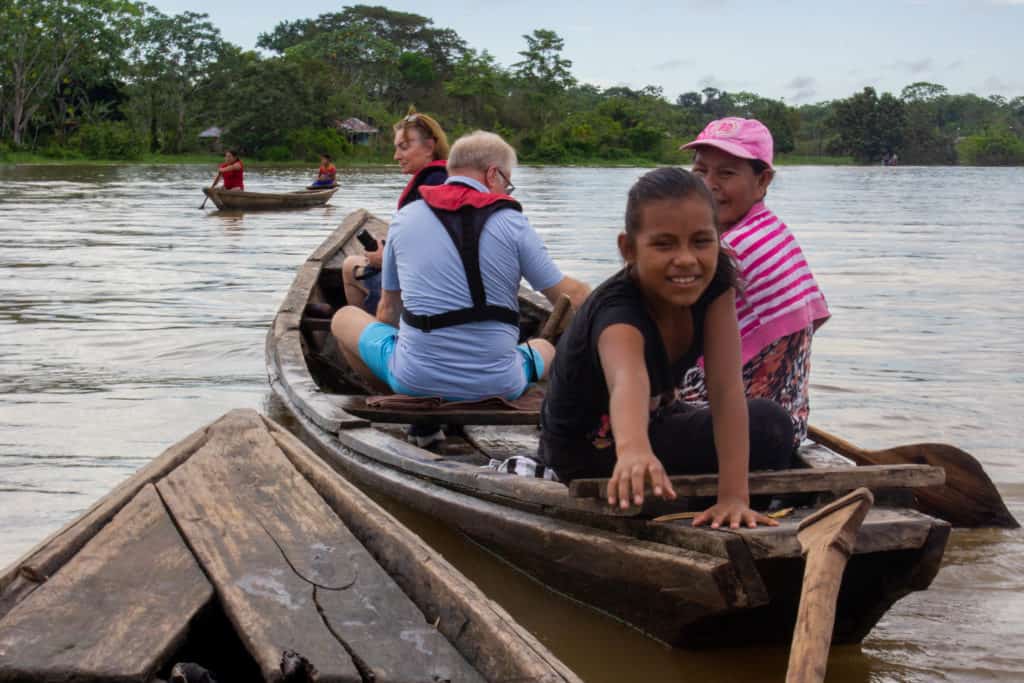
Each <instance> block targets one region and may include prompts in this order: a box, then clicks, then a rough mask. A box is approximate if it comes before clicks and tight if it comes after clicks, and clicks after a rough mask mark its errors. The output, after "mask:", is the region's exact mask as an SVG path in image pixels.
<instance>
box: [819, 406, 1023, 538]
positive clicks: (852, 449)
mask: <svg viewBox="0 0 1024 683" xmlns="http://www.w3.org/2000/svg"><path fill="white" fill-rule="evenodd" d="M807 436H808V437H810V439H811V440H812V441H814V442H815V443H819V444H821V445H822V446H825V447H826V448H828V449H829V450H831V451H834V452H836V453H839V454H840V455H845V456H846V457H848V458H850V459H851V460H853V461H854V462H856V463H857V464H858V465H932V466H934V467H941V468H943V469H944V470H945V471H946V483H945V484H942V485H941V486H929V487H925V488H918V489H914V501H915V507H916V508H917V509H918V510H920V511H921V512H924V513H925V514H928V515H931V516H933V517H938V518H940V519H944V520H946V521H947V522H949V523H950V524H952V525H953V526H957V527H1001V528H1006V529H1016V528H1018V527H1020V523H1018V522H1017V520H1016V519H1014V517H1013V515H1012V514H1010V511H1009V510H1008V509H1007V508H1006V503H1004V502H1003V498H1002V496H1000V495H999V491H998V489H996V487H995V484H993V483H992V480H991V479H989V476H988V474H986V473H985V470H984V468H982V466H981V463H980V462H978V460H977V459H976V458H975V457H974V456H973V455H971V454H970V453H968V452H966V451H963V450H961V449H959V448H957V447H956V446H951V445H950V444H945V443H917V444H910V445H906V446H896V447H895V448H884V449H880V450H877V451H868V450H864V449H863V448H858V447H857V446H854V445H853V444H851V443H850V442H848V441H844V440H843V439H840V438H839V437H837V436H835V435H833V434H829V433H828V432H825V431H823V430H821V429H819V428H817V427H814V426H810V427H808V430H807Z"/></svg>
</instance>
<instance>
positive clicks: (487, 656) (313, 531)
mask: <svg viewBox="0 0 1024 683" xmlns="http://www.w3.org/2000/svg"><path fill="white" fill-rule="evenodd" d="M182 667H184V668H186V669H187V668H188V667H191V668H192V669H193V671H192V673H193V674H196V673H201V672H202V671H203V670H205V671H207V672H209V673H211V674H212V675H213V677H214V679H215V680H217V681H218V682H219V683H228V682H229V681H254V680H266V681H280V680H288V681H313V680H319V681H351V682H352V683H364V682H365V681H371V680H372V681H377V682H379V683H383V682H385V681H393V682H399V681H400V682H403V683H413V682H416V683H419V682H420V681H494V682H497V681H502V682H507V681H534V680H537V681H546V682H548V683H579V679H578V678H577V677H576V676H575V675H574V674H573V673H572V672H571V671H570V670H569V669H567V668H566V667H565V665H564V664H562V663H561V662H559V661H558V660H557V659H556V658H555V657H554V656H553V655H552V654H551V653H550V652H549V651H548V650H547V649H546V648H545V647H544V646H543V645H542V644H541V643H540V642H538V641H537V640H536V639H535V638H534V637H533V636H532V635H530V634H529V633H528V632H527V631H525V630H524V629H523V628H522V627H520V626H519V625H518V624H517V623H516V622H515V621H513V619H512V618H511V617H510V616H509V615H508V614H507V613H506V612H505V611H504V610H503V609H502V608H501V607H499V606H498V605H496V604H495V603H494V602H492V601H491V600H489V599H488V598H487V597H486V596H484V595H483V593H481V591H480V590H479V589H478V588H477V587H476V586H475V585H474V584H473V583H472V582H470V581H469V580H468V579H466V578H465V577H464V576H462V575H461V574H460V573H459V572H457V571H456V570H455V569H454V568H453V567H452V566H451V565H450V564H448V562H446V561H445V560H444V558H443V557H441V556H440V555H439V554H438V553H436V552H434V551H433V550H432V549H431V548H430V547H428V546H427V545H426V544H425V543H423V542H422V541H421V540H420V539H419V538H418V537H417V536H416V535H414V534H413V533H412V532H410V531H409V530H408V529H406V528H405V527H404V526H402V525H401V524H400V523H399V522H398V521H397V520H395V519H394V518H393V517H392V516H391V515H390V514H389V513H387V512H386V511H384V510H383V509H382V508H380V507H379V506H378V505H377V504H376V503H374V502H373V501H371V500H370V499H369V498H368V497H367V496H366V495H364V494H363V493H361V492H360V491H359V490H358V489H356V488H355V487H354V486H353V485H352V484H350V483H348V482H347V481H345V480H344V479H343V478H342V477H340V476H339V475H338V474H337V472H335V471H333V470H332V469H330V468H329V467H327V466H326V465H325V463H324V462H323V461H322V460H321V459H319V458H317V457H316V456H315V455H314V454H313V453H311V452H310V451H309V450H308V449H307V448H306V447H305V446H303V445H302V443H301V442H300V441H299V440H298V439H297V438H296V437H294V436H293V435H292V434H290V433H289V432H287V431H286V430H284V428H282V427H280V426H279V425H277V424H275V423H273V422H272V421H270V420H268V419H266V418H264V417H262V416H260V415H259V414H257V413H256V412H254V411H251V410H236V411H232V412H230V413H228V414H226V415H225V416H223V417H222V418H221V419H219V420H217V421H216V422H214V423H213V424H211V425H209V426H207V427H204V428H202V429H200V430H198V431H196V432H195V433H193V434H192V435H190V436H189V437H187V438H186V439H184V440H183V441H181V442H180V443H178V444H176V445H174V446H172V447H171V448H169V449H168V450H167V451H165V452H164V453H163V454H162V455H161V456H159V457H158V458H156V459H154V460H153V461H151V462H150V463H149V464H148V465H146V466H145V467H143V468H142V469H141V470H139V471H138V472H137V473H136V474H135V475H134V476H133V477H131V478H130V479H129V480H127V481H126V482H124V483H123V484H121V485H120V486H118V487H117V488H115V489H114V490H113V491H112V492H111V493H110V494H108V495H107V496H106V497H104V498H103V499H102V500H100V501H99V502H98V503H96V504H95V505H93V506H92V508H90V509H89V510H88V511H87V512H86V513H85V514H83V515H82V517H80V518H79V519H78V520H76V521H74V522H72V523H71V524H69V525H68V526H66V527H65V528H63V529H62V530H60V531H58V532H57V533H55V534H53V535H52V536H51V537H50V538H49V539H47V540H46V541H44V542H43V543H42V544H40V545H39V546H38V547H37V548H36V549H34V550H33V551H31V552H30V553H28V554H27V555H26V556H25V557H24V558H22V559H21V560H20V561H18V562H16V563H14V564H13V565H11V566H10V567H8V568H7V569H6V570H5V571H4V572H3V573H2V574H0V681H22V682H32V681H37V682H44V681H45V682H51V681H65V682H66V681H76V682H78V681H112V680H116V681H139V682H144V681H157V680H168V679H170V680H188V681H205V680H208V679H206V678H203V677H201V676H198V677H187V678H184V679H183V678H177V677H176V676H175V674H176V673H177V671H176V670H180V669H181V668H182Z"/></svg>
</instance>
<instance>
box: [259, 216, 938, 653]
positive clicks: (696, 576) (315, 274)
mask: <svg viewBox="0 0 1024 683" xmlns="http://www.w3.org/2000/svg"><path fill="white" fill-rule="evenodd" d="M363 228H366V229H367V230H369V231H370V232H371V233H373V234H374V235H375V236H376V237H377V238H378V239H380V238H382V237H384V236H385V234H386V230H387V226H386V224H385V223H384V222H383V221H380V220H379V219H377V218H375V217H374V216H372V215H371V214H369V213H367V212H365V211H357V212H355V213H353V214H351V215H349V216H348V217H347V218H346V219H345V220H344V222H343V223H342V224H341V226H340V227H339V228H338V229H337V230H335V231H334V232H333V233H332V234H331V235H330V236H329V237H328V238H327V239H326V240H325V241H324V242H323V243H322V244H321V245H320V246H319V247H318V248H316V249H315V250H314V251H313V253H312V254H311V256H310V257H309V258H308V259H307V260H306V262H305V263H304V264H303V265H302V266H301V267H300V268H299V271H298V274H297V276H296V277H295V280H294V282H293V284H292V286H291V288H290V289H289V291H288V293H287V295H286V296H285V298H284V301H283V303H282V304H281V307H280V309H279V311H278V312H277V315H276V317H275V318H274V322H273V324H272V326H271V329H270V330H269V332H268V334H267V339H266V362H267V370H268V375H269V381H270V385H271V387H272V389H273V391H274V393H275V394H276V395H277V397H278V398H279V399H280V400H281V402H282V403H283V405H284V408H285V409H286V410H287V411H288V412H289V413H290V414H291V415H292V416H294V418H295V420H296V423H297V425H298V428H299V430H300V432H301V435H302V438H303V440H304V441H305V442H306V443H307V444H309V445H310V446H311V447H312V449H313V450H314V451H315V452H316V453H317V454H318V455H319V456H320V457H321V458H323V459H324V460H325V462H327V463H328V464H329V465H330V466H331V467H332V468H334V469H336V470H337V471H339V472H341V473H342V474H344V475H345V476H346V477H348V478H349V479H350V480H351V481H353V482H354V483H356V484H358V485H359V486H361V487H365V488H367V489H371V490H375V491H378V492H380V493H382V494H384V495H387V496H391V497H393V498H395V499H398V500H401V501H402V502H403V503H404V504H405V505H407V506H410V507H412V508H415V509H417V510H419V511H421V512H423V513H425V514H427V515H430V516H433V517H435V518H438V519H440V520H442V521H443V522H445V523H447V524H449V525H450V526H452V527H455V528H457V529H459V530H461V531H462V532H463V533H465V534H467V535H468V536H470V537H472V538H474V539H476V540H477V541H479V542H480V543H481V544H483V545H485V546H486V547H488V548H490V549H491V550H492V551H494V552H495V553H497V554H499V555H501V556H502V557H504V558H506V559H507V560H508V561H509V562H511V563H512V564H514V565H516V566H518V567H519V568H521V569H522V570H524V571H526V572H527V573H529V574H531V575H532V576H534V577H535V578H537V579H538V580H539V581H540V582H542V583H544V584H546V585H547V586H549V587H551V588H553V589H555V590H557V591H560V592H563V593H566V594H568V595H570V596H572V597H574V598H576V599H578V600H579V601H581V602H583V603H586V604H588V605H591V606H593V607H595V608H597V609H600V610H602V611H604V612H606V613H608V614H610V615H613V616H615V617H617V618H619V619H622V620H624V621H626V622H628V623H630V624H632V625H634V626H636V627H637V628H638V629H640V630H642V631H644V632H646V633H648V634H650V635H651V636H653V637H656V638H658V639H660V640H663V641H665V642H666V643H669V644H671V645H673V646H678V647H687V648H701V647H715V646H722V645H746V644H759V643H784V642H788V639H789V637H790V634H791V633H792V629H793V625H794V622H795V619H796V614H797V605H798V602H799V596H800V589H801V578H802V574H803V562H802V558H801V553H800V544H799V541H798V540H797V526H798V524H799V522H800V521H801V520H802V519H804V518H805V517H807V516H808V515H809V514H811V513H812V512H813V511H814V509H815V508H817V507H820V506H821V505H823V504H825V503H827V502H828V501H829V500H831V499H833V498H834V497H835V495H837V494H841V493H844V492H846V491H850V490H853V489H855V488H857V487H860V486H868V487H869V488H871V489H872V490H873V491H874V492H875V493H876V499H878V500H880V501H882V503H883V504H880V505H877V506H876V507H875V508H874V509H872V510H871V512H870V513H869V515H868V518H867V520H866V521H865V523H864V525H863V526H862V528H861V530H860V532H859V535H858V538H857V543H856V548H855V551H854V555H853V557H852V558H851V559H850V562H849V564H848V566H847V569H846V574H845V578H844V580H843V586H842V590H841V591H840V594H839V599H838V603H837V616H836V623H835V630H834V633H833V641H834V642H839V643H851V642H858V641H860V640H861V639H863V638H864V637H865V636H866V635H867V633H868V632H869V631H870V630H871V628H872V627H873V626H874V625H875V623H877V621H878V620H879V619H880V618H881V616H882V615H883V614H884V613H885V612H886V610H888V609H889V607H890V606H891V605H892V604H893V603H894V602H896V601H897V600H898V599H900V598H901V597H903V596H904V595H907V594H908V593H910V592H912V591H916V590H922V589H924V588H926V587H927V586H928V585H929V584H930V583H931V581H932V579H933V578H934V576H935V574H936V572H937V571H938V568H939V564H940V562H941V559H942V554H943V551H944V549H945V546H946V541H947V538H948V535H949V530H950V527H949V525H948V524H947V523H946V522H943V521H941V520H937V519H934V518H932V517H929V516H927V515H924V514H921V513H919V512H916V511H914V510H911V509H907V508H906V507H903V506H904V505H906V504H907V503H908V502H909V500H910V498H911V496H910V495H909V494H908V493H907V492H908V491H910V490H911V489H912V487H916V486H929V485H935V484H936V483H938V482H940V481H941V480H942V477H943V473H942V470H941V469H938V468H932V467H926V466H920V465H906V466H899V467H881V468H855V467H849V466H848V464H849V463H848V461H844V460H842V459H839V460H836V459H835V458H833V457H830V456H829V454H828V453H827V452H825V451H822V450H819V451H814V452H811V453H807V454H805V455H804V456H803V460H804V464H805V465H807V468H806V469H803V470H794V471H789V472H784V473H753V474H752V475H751V490H752V492H753V493H756V492H761V493H765V494H769V493H770V494H781V493H789V494H799V495H800V496H803V502H804V503H805V504H806V505H805V506H803V507H800V508H799V509H797V510H796V511H795V512H794V513H793V514H791V515H790V516H787V517H785V518H783V519H781V520H780V526H778V527H759V528H757V529H740V530H711V529H707V528H699V529H695V528H693V527H692V526H691V524H690V521H689V520H688V519H678V518H676V519H673V518H669V519H659V517H660V516H661V515H662V514H663V513H672V512H678V511H679V509H680V507H681V506H685V505H686V504H687V502H688V501H689V502H691V503H692V502H693V497H697V496H706V495H713V494H714V491H715V478H714V477H713V476H710V477H709V476H701V477H675V478H674V481H675V485H676V489H677V491H680V492H682V493H683V494H684V495H686V496H689V497H690V498H688V499H681V500H680V501H679V503H677V504H675V505H667V504H665V503H664V502H661V501H649V502H648V503H645V507H644V508H643V509H642V510H636V509H635V508H634V509H633V510H632V511H629V512H628V513H623V512H622V511H619V510H617V509H614V508H610V507H608V506H607V505H605V504H604V503H603V502H602V500H601V499H600V494H601V482H599V481H577V482H573V483H572V486H571V487H567V486H566V485H564V484H561V483H557V482H551V481H545V480H540V479H534V478H526V477H519V476H515V475H512V474H506V473H502V472H497V471H494V470H492V469H489V468H487V467H484V466H485V465H487V463H488V462H489V461H491V460H492V459H493V460H499V461H500V460H503V459H505V458H507V457H509V456H512V455H522V454H526V455H530V454H533V453H535V452H536V446H537V434H538V432H537V414H536V413H528V412H509V411H502V410H487V409H472V410H470V409H452V408H446V409H443V410H441V411H438V412H435V413H429V414H427V415H430V416H433V417H434V418H436V419H437V420H438V421H442V422H444V423H445V424H448V425H449V427H451V426H452V425H461V427H462V434H461V435H460V436H449V439H448V440H447V441H446V442H445V444H444V447H443V449H441V450H438V451H429V450H424V449H421V448H418V447H416V446H413V445H411V444H409V443H406V441H405V440H404V438H403V436H404V429H405V425H406V424H407V423H409V422H411V421H413V420H416V419H422V418H423V417H424V416H425V414H424V413H423V412H420V411H407V410H406V411H403V410H383V409H380V408H374V407H371V406H369V405H368V404H367V402H366V396H365V394H366V390H365V388H364V387H363V385H362V384H361V382H360V381H359V380H358V378H357V377H356V376H355V375H353V373H352V372H351V370H350V369H349V368H348V367H347V365H346V364H345V362H344V360H343V359H342V357H341V355H340V353H339V352H338V350H337V346H336V344H335V342H334V339H333V337H332V336H331V333H330V328H329V320H328V319H327V315H329V312H330V311H331V310H332V309H336V308H338V307H339V306H341V305H342V304H343V303H344V288H343V286H342V276H341V264H342V261H343V260H344V258H345V257H346V256H347V255H350V254H357V253H360V251H361V249H362V247H361V245H360V244H359V242H358V240H356V239H354V235H355V234H356V232H358V231H359V230H361V229H363ZM519 306H520V317H521V319H520V327H521V333H522V336H523V337H524V338H525V337H529V336H534V335H536V334H537V331H538V330H539V329H540V327H541V325H542V323H543V322H544V321H545V319H546V316H547V313H548V311H549V310H550V306H549V305H548V303H547V301H546V300H545V299H544V298H543V297H541V296H539V295H537V294H536V293H533V292H529V291H526V290H521V291H520V298H519Z"/></svg>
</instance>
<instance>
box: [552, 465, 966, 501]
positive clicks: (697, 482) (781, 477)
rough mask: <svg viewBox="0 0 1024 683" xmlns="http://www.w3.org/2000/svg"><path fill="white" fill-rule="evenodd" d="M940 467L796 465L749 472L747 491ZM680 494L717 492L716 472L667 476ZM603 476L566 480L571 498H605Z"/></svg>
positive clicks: (924, 477)
mask: <svg viewBox="0 0 1024 683" xmlns="http://www.w3.org/2000/svg"><path fill="white" fill-rule="evenodd" d="M945 477H946V474H945V472H943V471H942V468H940V467H930V466H928V465H876V466H870V467H845V468H839V467H836V468H831V469H800V470H775V471H761V472H751V473H750V476H749V486H750V495H765V494H777V493H810V492H815V491H835V492H845V491H852V490H853V489H855V488H860V487H862V486H863V487H865V488H869V489H870V488H916V487H921V486H936V485H937V484H941V483H942V482H943V481H944V480H945ZM671 480H672V487H673V488H674V489H675V491H676V494H678V495H680V496H713V495H715V494H716V493H717V492H718V475H716V474H697V475H690V476H673V477H671ZM607 485H608V480H607V479H600V478H595V479H576V480H574V481H572V482H571V483H570V484H569V495H570V496H573V497H575V498H605V497H606V493H607V492H606V488H607Z"/></svg>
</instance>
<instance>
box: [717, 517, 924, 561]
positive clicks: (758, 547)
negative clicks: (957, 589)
mask: <svg viewBox="0 0 1024 683" xmlns="http://www.w3.org/2000/svg"><path fill="white" fill-rule="evenodd" d="M814 512H815V510H814V509H812V508H807V509H800V510H797V511H796V512H795V513H794V514H793V515H791V516H788V517H783V518H782V519H779V520H778V522H779V526H775V527H771V526H758V527H756V528H754V529H730V530H728V531H727V532H726V533H731V534H736V535H738V536H740V537H742V538H743V540H744V541H746V543H747V545H748V546H749V547H750V551H751V554H752V555H753V556H754V558H755V559H763V558H777V557H799V556H800V554H801V548H800V541H799V540H798V538H797V527H798V526H799V525H800V522H802V521H803V520H804V519H806V518H807V517H809V516H810V515H812V514H814ZM936 523H939V524H941V522H937V520H935V519H932V518H931V517H928V516H927V515H922V514H921V513H919V512H917V511H914V510H907V509H905V508H887V507H874V508H872V509H871V510H870V511H869V512H868V515H867V518H865V520H864V523H863V524H862V525H861V528H860V529H859V530H858V532H857V541H856V543H855V544H854V549H853V552H854V553H855V554H858V555H859V554H866V553H874V552H880V551H889V550H913V549H917V548H920V547H921V546H922V545H924V543H925V541H926V540H927V539H928V534H929V532H930V531H931V529H932V527H934V526H935V525H936Z"/></svg>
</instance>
